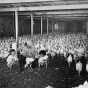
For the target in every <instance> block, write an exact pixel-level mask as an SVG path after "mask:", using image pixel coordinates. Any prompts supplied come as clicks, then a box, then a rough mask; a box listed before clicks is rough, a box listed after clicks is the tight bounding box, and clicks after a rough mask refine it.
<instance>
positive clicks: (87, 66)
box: [86, 62, 88, 72]
mask: <svg viewBox="0 0 88 88" xmlns="http://www.w3.org/2000/svg"><path fill="white" fill-rule="evenodd" d="M86 71H87V72H88V62H87V64H86Z"/></svg>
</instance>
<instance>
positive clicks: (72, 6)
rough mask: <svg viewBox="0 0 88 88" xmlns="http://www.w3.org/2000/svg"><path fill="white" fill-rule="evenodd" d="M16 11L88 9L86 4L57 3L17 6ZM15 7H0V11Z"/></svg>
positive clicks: (10, 9) (13, 9)
mask: <svg viewBox="0 0 88 88" xmlns="http://www.w3.org/2000/svg"><path fill="white" fill-rule="evenodd" d="M17 9H18V11H43V10H69V9H70V10H71V9H72V10H74V9H88V4H78V5H58V6H42V7H40V6H36V7H18V8H17ZM15 10H16V8H1V9H0V12H5V11H15Z"/></svg>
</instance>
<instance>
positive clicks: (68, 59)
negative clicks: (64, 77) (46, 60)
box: [67, 55, 72, 68]
mask: <svg viewBox="0 0 88 88" xmlns="http://www.w3.org/2000/svg"><path fill="white" fill-rule="evenodd" d="M67 62H68V65H69V68H70V64H71V63H72V56H71V55H69V56H68V58H67Z"/></svg>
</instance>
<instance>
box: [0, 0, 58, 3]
mask: <svg viewBox="0 0 88 88" xmlns="http://www.w3.org/2000/svg"><path fill="white" fill-rule="evenodd" d="M48 1H57V0H0V3H22V2H48Z"/></svg>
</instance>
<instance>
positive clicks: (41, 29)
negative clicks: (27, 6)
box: [41, 17, 43, 36]
mask: <svg viewBox="0 0 88 88" xmlns="http://www.w3.org/2000/svg"><path fill="white" fill-rule="evenodd" d="M42 21H43V18H42V17H41V36H42V23H43V22H42Z"/></svg>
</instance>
